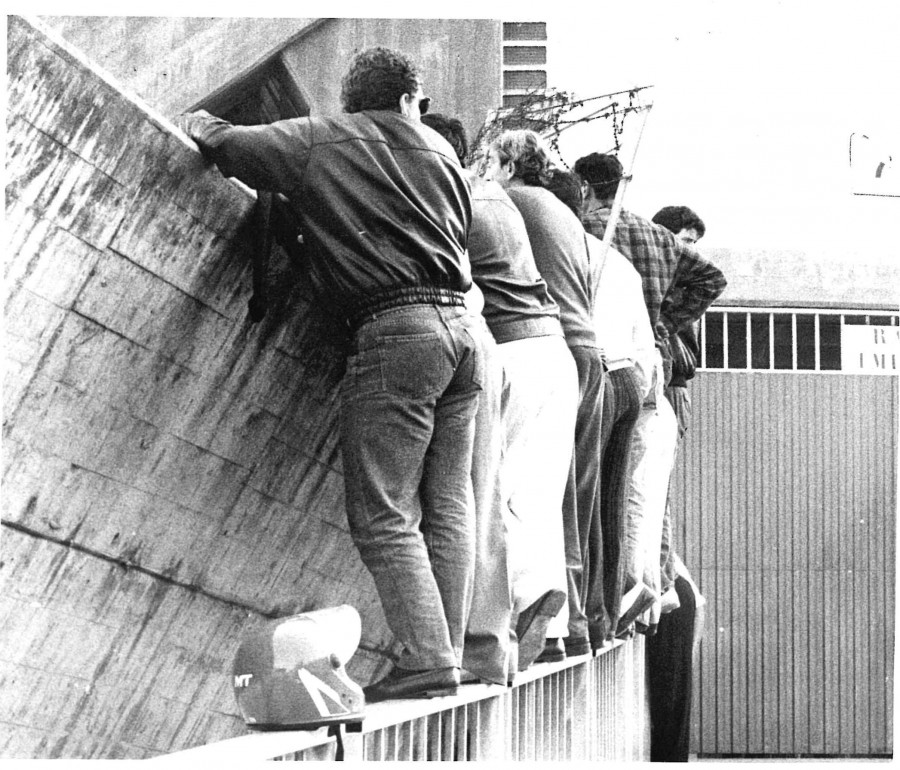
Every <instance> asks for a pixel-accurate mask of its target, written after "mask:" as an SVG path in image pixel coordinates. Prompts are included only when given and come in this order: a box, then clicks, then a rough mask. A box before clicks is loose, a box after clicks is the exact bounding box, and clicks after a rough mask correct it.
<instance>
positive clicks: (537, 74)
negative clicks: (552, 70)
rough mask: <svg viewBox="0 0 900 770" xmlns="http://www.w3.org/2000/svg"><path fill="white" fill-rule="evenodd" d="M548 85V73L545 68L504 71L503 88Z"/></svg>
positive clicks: (543, 86) (541, 86)
mask: <svg viewBox="0 0 900 770" xmlns="http://www.w3.org/2000/svg"><path fill="white" fill-rule="evenodd" d="M546 87H547V73H546V72H544V70H507V71H506V72H504V73H503V88H504V89H506V90H513V89H526V88H546Z"/></svg>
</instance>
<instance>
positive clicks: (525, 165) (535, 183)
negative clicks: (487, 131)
mask: <svg viewBox="0 0 900 770" xmlns="http://www.w3.org/2000/svg"><path fill="white" fill-rule="evenodd" d="M491 147H493V149H494V152H496V153H497V155H498V157H499V158H500V162H501V163H509V162H510V161H512V163H513V166H514V167H515V173H514V174H513V177H514V178H515V177H518V178H519V179H521V180H522V181H523V182H525V184H527V185H531V186H532V187H544V186H545V185H546V184H547V182H548V181H550V153H549V152H547V147H546V145H545V144H544V141H543V140H542V139H541V137H540V135H538V134H537V133H536V132H534V131H529V130H527V129H519V130H516V131H504V132H503V133H502V134H500V136H499V137H498V138H497V139H496V140H495V141H494V142H493V143H492V144H491Z"/></svg>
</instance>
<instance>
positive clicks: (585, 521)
mask: <svg viewBox="0 0 900 770" xmlns="http://www.w3.org/2000/svg"><path fill="white" fill-rule="evenodd" d="M570 350H571V351H572V357H573V358H574V359H575V365H576V367H577V369H578V413H577V417H576V418H575V444H574V446H573V448H572V464H571V466H570V468H569V481H568V483H567V484H566V491H565V495H564V496H563V534H564V536H565V544H566V577H567V585H568V597H569V637H570V639H572V640H573V641H574V640H583V641H584V643H585V644H587V641H588V619H587V615H586V600H587V591H588V581H587V579H586V578H587V576H588V575H589V574H590V563H589V562H590V549H589V544H590V532H591V529H592V527H593V523H594V522H595V521H598V522H599V518H600V497H601V495H600V451H599V447H600V422H601V418H602V416H603V383H604V380H605V377H606V374H605V372H604V367H603V357H602V353H601V352H600V350H599V349H598V348H591V347H584V346H574V347H572V348H570Z"/></svg>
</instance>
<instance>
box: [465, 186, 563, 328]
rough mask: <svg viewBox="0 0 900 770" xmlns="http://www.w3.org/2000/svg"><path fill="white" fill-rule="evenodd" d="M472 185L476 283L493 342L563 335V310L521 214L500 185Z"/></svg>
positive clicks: (471, 253) (471, 235)
mask: <svg viewBox="0 0 900 770" xmlns="http://www.w3.org/2000/svg"><path fill="white" fill-rule="evenodd" d="M470 181H471V185H472V212H473V215H472V227H471V228H470V230H469V256H470V259H471V263H472V279H473V280H474V281H475V282H476V283H477V284H478V285H479V286H480V287H481V290H482V292H483V293H484V302H485V304H484V309H483V311H482V313H483V315H484V317H485V320H486V321H487V322H488V326H490V329H491V332H492V334H493V335H494V339H496V340H497V343H498V344H503V343H504V342H508V341H510V340H514V339H521V338H523V337H534V336H539V335H541V334H559V333H560V331H561V328H560V325H559V320H558V319H559V307H558V306H557V304H556V302H554V301H553V298H552V297H551V296H550V293H549V291H548V290H547V284H546V283H545V281H544V279H543V278H542V277H541V274H540V273H539V272H538V269H537V266H536V264H535V260H534V255H533V254H532V251H531V244H530V242H529V240H528V231H527V230H526V227H525V223H524V222H523V220H522V216H521V214H520V213H519V211H518V209H517V208H516V206H515V204H513V202H512V200H510V197H509V196H508V195H507V194H506V192H505V191H504V190H503V188H502V187H501V186H500V185H499V184H497V183H496V182H488V181H486V180H484V179H482V178H480V177H473V178H472V179H471V180H470Z"/></svg>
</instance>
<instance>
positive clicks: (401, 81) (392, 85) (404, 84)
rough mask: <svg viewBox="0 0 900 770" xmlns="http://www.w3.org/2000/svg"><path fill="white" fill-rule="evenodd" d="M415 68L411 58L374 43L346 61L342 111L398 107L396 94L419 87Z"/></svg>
mask: <svg viewBox="0 0 900 770" xmlns="http://www.w3.org/2000/svg"><path fill="white" fill-rule="evenodd" d="M419 82H420V81H419V71H418V69H417V68H416V65H415V64H413V62H412V60H411V59H410V58H409V57H407V56H405V55H404V54H402V53H400V52H399V51H392V50H391V49H390V48H384V47H382V46H375V47H374V48H367V49H366V50H365V51H361V52H360V53H358V54H357V55H356V56H355V57H353V61H352V62H350V69H348V70H347V74H346V75H344V78H343V80H341V104H343V105H344V112H351V113H352V112H362V111H363V110H393V111H394V112H399V111H400V97H401V96H403V94H413V93H415V92H416V90H417V89H418V87H419Z"/></svg>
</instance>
